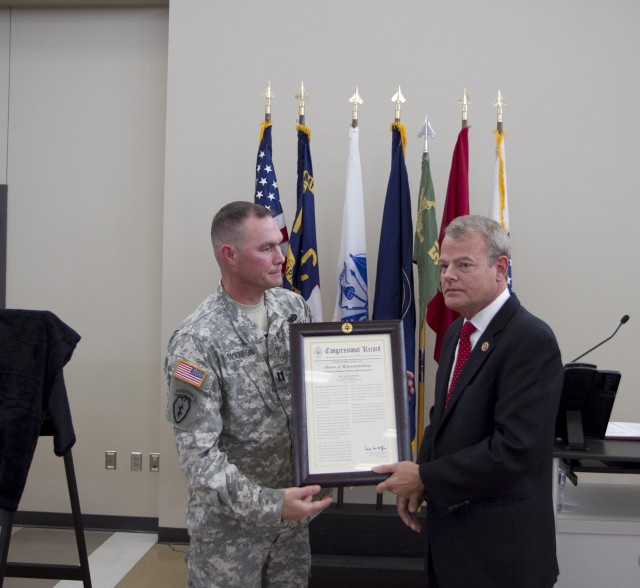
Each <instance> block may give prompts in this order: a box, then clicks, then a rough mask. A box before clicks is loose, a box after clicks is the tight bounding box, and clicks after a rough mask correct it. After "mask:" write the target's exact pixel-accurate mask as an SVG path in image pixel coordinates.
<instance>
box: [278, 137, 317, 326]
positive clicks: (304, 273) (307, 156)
mask: <svg viewBox="0 0 640 588" xmlns="http://www.w3.org/2000/svg"><path fill="white" fill-rule="evenodd" d="M296 129H297V131H298V184H297V186H298V189H297V194H298V203H297V207H296V217H295V219H294V221H293V227H292V228H291V235H290V237H289V250H288V251H287V267H286V270H285V273H284V287H285V288H287V289H288V290H293V291H294V292H297V293H298V294H301V295H302V297H303V298H304V299H305V300H306V301H307V304H308V305H309V308H310V310H311V314H312V316H313V320H314V321H315V322H319V321H322V303H321V300H320V267H319V265H318V245H317V240H316V211H315V202H314V198H315V197H314V192H313V190H314V185H313V167H312V165H311V151H310V149H309V139H310V135H311V131H310V130H309V128H308V127H305V126H303V125H297V126H296Z"/></svg>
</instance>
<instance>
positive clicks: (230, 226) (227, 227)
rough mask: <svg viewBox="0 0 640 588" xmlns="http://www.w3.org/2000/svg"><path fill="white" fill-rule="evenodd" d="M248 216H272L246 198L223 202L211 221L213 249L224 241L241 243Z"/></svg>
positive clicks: (266, 209) (265, 209)
mask: <svg viewBox="0 0 640 588" xmlns="http://www.w3.org/2000/svg"><path fill="white" fill-rule="evenodd" d="M249 217H256V218H265V217H272V218H273V213H272V212H271V211H270V210H269V209H268V208H265V207H264V206H261V205H260V204H254V203H253V202H248V201H246V200H238V201H236V202H229V204H225V205H224V206H223V207H222V208H221V209H220V210H219V211H218V212H217V213H216V215H215V216H214V217H213V221H212V223H211V244H212V245H213V248H214V250H217V249H218V247H220V246H221V245H223V244H224V243H233V244H234V245H239V244H241V243H242V242H243V240H244V237H245V235H244V232H243V224H244V221H245V220H246V219H248V218H249Z"/></svg>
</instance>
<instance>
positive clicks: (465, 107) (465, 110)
mask: <svg viewBox="0 0 640 588" xmlns="http://www.w3.org/2000/svg"><path fill="white" fill-rule="evenodd" d="M458 104H462V128H463V129H466V128H467V126H468V122H467V117H468V114H469V104H471V97H470V96H469V94H468V93H467V88H466V87H465V89H464V91H463V93H462V96H461V97H460V98H459V99H458Z"/></svg>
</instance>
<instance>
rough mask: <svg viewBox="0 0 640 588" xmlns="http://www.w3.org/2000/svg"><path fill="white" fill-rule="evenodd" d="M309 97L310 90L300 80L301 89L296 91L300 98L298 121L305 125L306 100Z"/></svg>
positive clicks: (297, 96) (297, 98)
mask: <svg viewBox="0 0 640 588" xmlns="http://www.w3.org/2000/svg"><path fill="white" fill-rule="evenodd" d="M307 98H309V92H307V91H306V90H305V88H304V82H300V89H299V90H298V91H297V92H296V100H298V123H299V124H301V125H304V101H305V100H306V99H307Z"/></svg>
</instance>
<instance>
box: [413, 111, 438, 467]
mask: <svg viewBox="0 0 640 588" xmlns="http://www.w3.org/2000/svg"><path fill="white" fill-rule="evenodd" d="M435 136H436V133H435V131H434V130H433V128H432V127H431V124H430V123H429V116H425V117H424V124H423V125H422V128H421V129H420V131H418V137H424V150H423V152H424V153H429V138H431V137H435ZM420 306H421V307H422V303H421V305H420ZM425 309H426V307H425ZM418 337H419V339H418V392H417V394H418V396H417V397H416V403H417V405H418V416H417V417H416V443H415V453H416V456H417V453H418V450H419V449H420V445H421V444H422V439H423V437H424V398H425V383H426V382H425V374H426V365H425V362H426V356H427V320H426V312H425V316H421V317H420V333H419V335H418Z"/></svg>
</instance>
